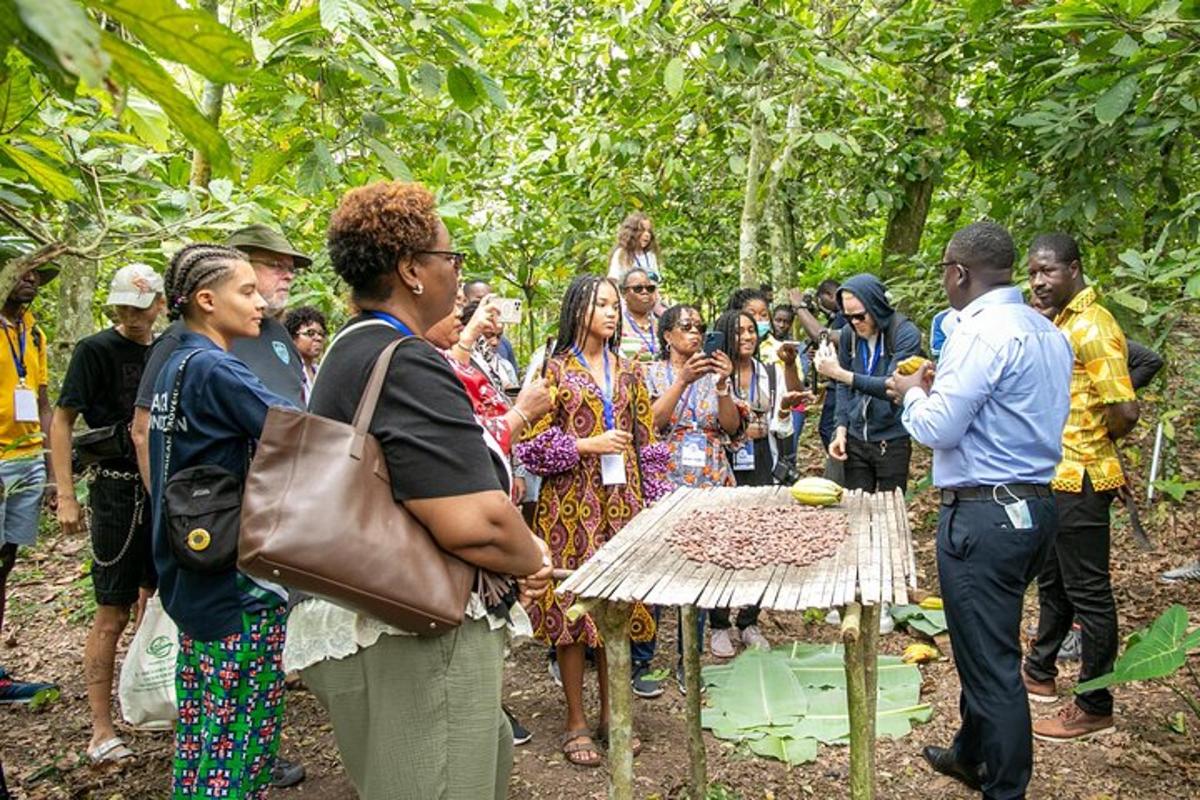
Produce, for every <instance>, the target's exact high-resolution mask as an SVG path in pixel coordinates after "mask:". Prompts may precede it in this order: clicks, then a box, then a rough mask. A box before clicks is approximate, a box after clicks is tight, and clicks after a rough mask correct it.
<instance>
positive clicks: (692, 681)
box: [679, 605, 708, 800]
mask: <svg viewBox="0 0 1200 800" xmlns="http://www.w3.org/2000/svg"><path fill="white" fill-rule="evenodd" d="M699 618H700V614H699V612H698V611H697V609H696V607H695V606H692V605H686V606H680V608H679V624H680V626H681V627H682V629H683V681H684V686H685V687H686V688H687V698H686V699H687V713H686V719H687V734H688V763H689V766H690V769H689V770H688V774H689V775H690V776H691V779H690V780H689V781H688V783H689V784H690V786H691V792H690V797H691V798H692V800H704V798H705V797H707V796H708V754H707V753H706V752H705V750H704V733H703V731H702V728H701V723H700V649H701V648H702V647H703V646H704V643H703V642H701V641H699V640H698V639H697V637H696V632H697V631H696V623H697V621H698V620H699Z"/></svg>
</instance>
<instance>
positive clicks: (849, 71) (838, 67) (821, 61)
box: [813, 53, 859, 80]
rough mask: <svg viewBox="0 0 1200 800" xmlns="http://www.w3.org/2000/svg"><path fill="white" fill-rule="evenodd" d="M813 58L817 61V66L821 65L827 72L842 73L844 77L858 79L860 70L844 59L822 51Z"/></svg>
mask: <svg viewBox="0 0 1200 800" xmlns="http://www.w3.org/2000/svg"><path fill="white" fill-rule="evenodd" d="M813 60H814V61H816V62H817V66H819V67H821V68H822V69H824V70H826V71H827V72H832V73H834V74H837V75H841V76H842V77H843V78H851V79H854V80H857V79H858V77H859V75H858V72H857V71H856V70H855V69H854V67H852V66H850V65H849V64H847V63H846V62H845V61H842V60H841V59H840V58H834V57H833V56H827V55H825V54H824V53H822V54H820V55H818V56H816V57H815V58H814V59H813Z"/></svg>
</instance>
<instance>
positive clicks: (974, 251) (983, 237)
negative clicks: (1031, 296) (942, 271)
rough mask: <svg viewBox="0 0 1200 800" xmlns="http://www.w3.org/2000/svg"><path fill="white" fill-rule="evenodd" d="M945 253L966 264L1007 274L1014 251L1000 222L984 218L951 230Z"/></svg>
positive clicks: (1010, 238) (1011, 265)
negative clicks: (952, 231)
mask: <svg viewBox="0 0 1200 800" xmlns="http://www.w3.org/2000/svg"><path fill="white" fill-rule="evenodd" d="M946 257H947V259H948V260H951V261H957V262H958V263H960V264H962V265H963V266H964V267H967V268H971V267H974V268H975V269H979V270H983V271H985V272H992V273H1009V274H1011V273H1012V268H1013V262H1014V261H1015V260H1016V258H1017V251H1016V247H1014V246H1013V240H1012V236H1010V235H1009V233H1008V231H1006V230H1005V229H1004V226H1002V225H998V224H996V223H995V222H991V221H988V220H985V221H983V222H975V223H972V224H970V225H968V226H967V227H965V228H962V229H960V230H958V231H957V232H955V234H954V235H953V236H951V237H950V244H948V245H947V246H946Z"/></svg>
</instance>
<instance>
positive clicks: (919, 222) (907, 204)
mask: <svg viewBox="0 0 1200 800" xmlns="http://www.w3.org/2000/svg"><path fill="white" fill-rule="evenodd" d="M902 186H903V188H904V204H903V205H902V206H900V207H899V208H897V209H896V210H895V211H893V212H892V214H891V216H890V217H888V224H887V233H886V234H884V237H883V258H882V267H883V273H884V275H885V276H886V275H887V273H888V267H889V266H890V263H891V261H892V260H893V259H894V258H895V257H896V256H912V255H916V254H917V253H919V252H920V251H921V235H922V234H923V233H924V232H925V218H926V217H927V216H929V201H930V200H931V199H932V198H933V177H932V176H926V177H924V178H921V179H920V180H915V181H911V180H907V179H905V180H903V181H902Z"/></svg>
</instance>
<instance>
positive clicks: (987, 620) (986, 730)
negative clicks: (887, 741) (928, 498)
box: [937, 497, 1058, 800]
mask: <svg viewBox="0 0 1200 800" xmlns="http://www.w3.org/2000/svg"><path fill="white" fill-rule="evenodd" d="M1010 502H1011V501H1010ZM1024 502H1026V503H1028V505H1029V513H1030V517H1031V518H1032V520H1033V527H1032V528H1026V529H1015V528H1014V527H1013V525H1012V523H1011V522H1010V521H1009V518H1008V514H1007V513H1006V512H1005V510H1004V507H1003V506H1002V505H1000V504H999V503H996V502H995V501H993V500H991V499H990V498H989V499H986V500H977V501H959V502H956V503H954V504H952V505H943V506H942V507H941V511H940V518H939V521H938V532H937V564H938V579H939V583H940V585H941V589H942V598H943V599H944V600H945V604H946V624H947V627H949V629H950V641H951V643H952V645H953V649H954V668H955V669H956V670H957V671H958V677H959V682H960V684H961V685H962V689H961V692H960V694H959V701H958V708H959V714H960V716H961V717H962V727H960V728H959V731H958V734H957V735H956V736H955V737H954V743H953V744H952V745H951V749H952V751H953V752H954V755H955V757H956V758H957V759H958V760H959V761H961V762H963V763H964V764H967V765H978V764H984V763H986V765H987V778H986V782H985V783H984V785H983V793H984V797H985V798H988V800H1020V798H1023V797H1025V787H1026V786H1028V784H1029V778H1030V776H1031V775H1032V774H1033V733H1032V730H1031V724H1032V723H1031V722H1030V716H1029V700H1028V697H1027V695H1026V693H1025V684H1024V683H1022V681H1021V604H1022V600H1023V598H1024V596H1025V589H1026V587H1028V586H1029V584H1030V582H1031V581H1033V579H1034V577H1035V576H1036V575H1037V573H1038V570H1039V568H1040V567H1041V565H1042V563H1043V561H1044V560H1045V558H1046V553H1047V552H1048V551H1049V549H1050V547H1051V546H1052V544H1053V543H1054V533H1055V531H1056V530H1057V527H1058V516H1057V513H1056V511H1055V503H1054V498H1053V497H1031V498H1028V499H1026V500H1025V501H1024Z"/></svg>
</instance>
